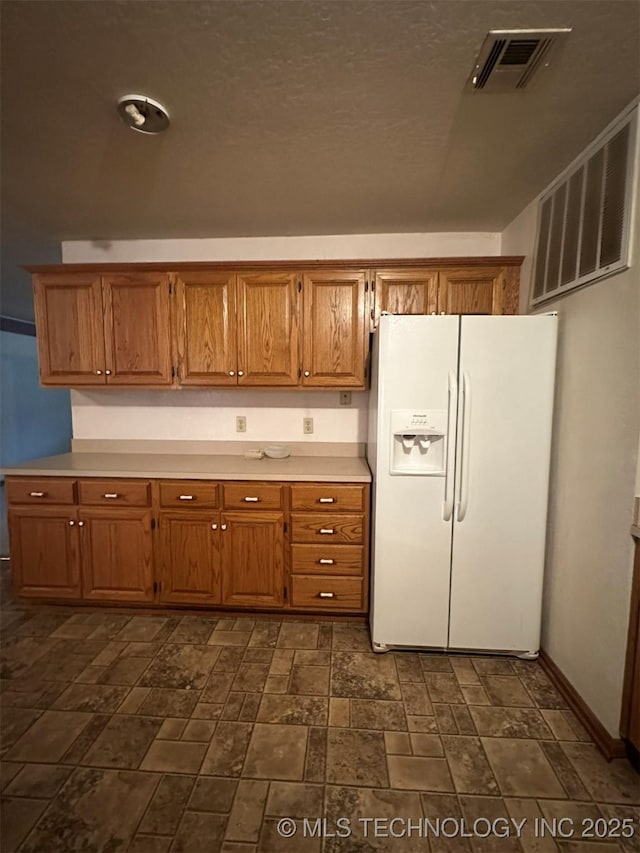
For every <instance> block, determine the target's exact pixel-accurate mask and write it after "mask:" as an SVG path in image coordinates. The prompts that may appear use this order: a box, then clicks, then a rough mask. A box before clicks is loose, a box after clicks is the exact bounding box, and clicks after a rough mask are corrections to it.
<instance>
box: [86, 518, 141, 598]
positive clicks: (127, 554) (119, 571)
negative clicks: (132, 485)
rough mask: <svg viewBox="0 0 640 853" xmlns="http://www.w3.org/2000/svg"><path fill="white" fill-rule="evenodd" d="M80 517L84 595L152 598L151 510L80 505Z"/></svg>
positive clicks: (88, 596)
mask: <svg viewBox="0 0 640 853" xmlns="http://www.w3.org/2000/svg"><path fill="white" fill-rule="evenodd" d="M78 518H79V522H78V523H79V525H81V529H80V540H81V555H82V556H81V559H82V590H83V597H84V598H87V599H91V600H98V601H139V602H151V601H153V597H154V596H153V575H154V571H153V540H152V536H151V510H150V509H133V508H131V507H125V508H122V509H118V508H114V509H105V508H100V509H98V508H96V509H83V508H81V509H80V510H79V513H78Z"/></svg>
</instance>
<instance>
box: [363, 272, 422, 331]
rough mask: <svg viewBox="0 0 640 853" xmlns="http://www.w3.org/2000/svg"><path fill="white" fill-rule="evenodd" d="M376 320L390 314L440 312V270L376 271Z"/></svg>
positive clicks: (374, 284) (374, 282)
mask: <svg viewBox="0 0 640 853" xmlns="http://www.w3.org/2000/svg"><path fill="white" fill-rule="evenodd" d="M373 289H374V293H375V315H374V316H373V317H372V319H375V321H376V323H377V321H378V317H379V316H380V314H381V313H382V312H383V311H388V312H389V313H390V314H433V313H435V312H436V311H437V310H438V270H430V269H417V270H376V273H375V277H374V279H373Z"/></svg>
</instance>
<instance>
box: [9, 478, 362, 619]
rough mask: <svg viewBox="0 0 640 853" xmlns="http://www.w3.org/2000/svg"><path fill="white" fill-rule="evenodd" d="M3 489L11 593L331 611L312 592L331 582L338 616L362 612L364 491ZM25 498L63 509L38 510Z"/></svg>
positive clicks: (110, 484) (192, 485)
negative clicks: (52, 500)
mask: <svg viewBox="0 0 640 853" xmlns="http://www.w3.org/2000/svg"><path fill="white" fill-rule="evenodd" d="M7 486H8V488H7V492H8V497H9V509H10V534H11V556H12V562H13V581H14V586H15V590H16V593H17V594H18V595H21V596H25V597H31V598H43V599H47V598H48V599H52V600H55V599H59V600H63V599H69V600H73V599H76V600H77V599H85V600H87V601H104V602H112V603H120V604H125V603H127V602H131V603H138V604H143V603H148V604H152V603H156V604H157V603H160V604H167V605H198V606H219V605H221V606H223V607H230V608H247V609H256V608H257V609H261V608H266V609H274V608H276V609H282V610H288V609H292V608H293V609H297V610H305V611H312V612H313V611H321V612H331V610H332V606H331V600H332V599H331V598H330V597H322V598H320V597H318V593H319V592H323V593H324V592H327V589H326V588H325V587H326V584H327V583H328V582H329V581H330V580H331V579H333V580H332V583H333V581H335V583H333V587H332V589H329V590H328V591H329V592H331V591H332V590H333V591H334V592H336V591H337V592H339V602H338V603H336V606H335V608H333V609H335V612H347V610H349V611H351V612H354V613H358V612H363V611H365V610H366V607H367V591H368V583H367V581H368V541H367V540H368V530H369V515H368V507H369V487H368V486H367V485H366V484H360V483H287V482H255V481H246V482H242V481H227V482H215V481H209V480H142V479H129V478H105V479H101V478H80V479H79V480H77V481H76V480H75V479H74V478H72V477H70V478H63V477H46V476H45V477H8V478H7ZM32 491H37V493H38V495H40V494H41V493H42V494H43V495H44V496H45V497H44V499H45V500H46V499H47V496H51V497H54V496H55V498H56V499H58V500H60V501H62V500H67V501H69V503H68V504H66V505H63V504H58V505H51V504H45V505H42V504H39V503H38V502H39V501H40V500H42V499H43V498H41V497H39V496H38V497H35V498H34V497H32V496H31V492H32ZM113 496H115V497H113ZM247 498H249V499H252V498H257V499H258V500H255V501H254V500H246V499H247ZM321 501H322V502H321ZM328 501H330V502H328ZM78 502H79V505H78ZM292 504H293V506H294V507H296V508H297V510H296V511H295V512H293V513H291V509H290V508H291V506H292ZM307 510H313V511H307ZM305 579H306V580H305ZM314 579H315V580H314ZM346 581H348V582H346ZM354 581H355V583H354ZM294 589H295V595H294ZM287 590H288V591H289V594H288V595H287ZM316 599H317V600H316Z"/></svg>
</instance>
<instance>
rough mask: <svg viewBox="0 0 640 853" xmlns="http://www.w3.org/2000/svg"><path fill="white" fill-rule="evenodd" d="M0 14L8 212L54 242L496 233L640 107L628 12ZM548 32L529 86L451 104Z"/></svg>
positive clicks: (6, 7)
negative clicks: (631, 106) (553, 56)
mask: <svg viewBox="0 0 640 853" xmlns="http://www.w3.org/2000/svg"><path fill="white" fill-rule="evenodd" d="M0 8H1V14H2V71H3V74H2V78H3V83H2V119H3V121H2V172H3V212H4V213H5V215H7V214H8V215H10V216H12V217H14V218H16V219H19V220H21V221H23V222H24V223H25V225H27V226H28V227H30V228H34V229H37V230H39V231H41V232H43V233H45V234H48V235H49V236H51V237H53V238H56V239H92V238H96V239H118V238H119V239H127V238H141V237H155V238H163V237H202V236H208V237H212V236H244V235H276V234H278V235H290V234H329V233H333V234H336V233H356V232H360V233H372V232H373V233H375V232H400V231H441V230H452V231H460V230H499V229H501V228H502V227H504V226H505V225H506V224H507V223H508V222H509V221H511V219H513V217H514V216H515V215H517V213H518V212H519V211H520V210H521V209H522V208H523V207H524V206H525V205H526V204H527V203H528V202H529V201H530V200H531V198H533V196H534V195H535V194H536V193H538V192H539V191H540V190H542V189H543V188H544V186H545V185H546V184H547V183H548V182H549V181H550V180H551V179H552V178H553V177H554V176H555V175H556V174H557V173H558V172H559V171H560V170H561V169H562V168H563V167H564V166H566V165H567V163H568V162H569V161H570V160H571V159H572V158H573V157H574V156H575V155H576V154H578V153H579V151H580V150H581V149H582V148H583V147H584V146H585V145H586V144H587V143H588V142H589V141H590V140H591V139H592V138H593V136H595V135H596V134H597V133H598V132H599V131H600V130H601V129H602V128H603V127H604V125H605V124H606V123H607V122H608V121H609V120H610V119H612V118H613V117H614V116H615V115H616V114H617V113H618V112H619V111H620V110H621V109H622V108H623V107H625V106H626V105H627V104H628V103H629V102H630V101H631V100H632V99H633V98H634V97H635V96H636V95H637V94H638V91H639V90H640V74H639V68H640V65H639V59H640V47H639V44H640V43H639V34H640V5H639V4H638V2H635V0H622V2H618V0H602V2H600V0H581V1H580V2H573V0H560V1H559V2H551V0H543V2H519V0H506V1H505V2H492V0H437V2H413V0H407V2H405V0H377V2H360V0H353V2H351V0H344V2H336V0H334V2H320V0H313V2H312V0H306V1H305V0H301V1H299V0H292V2H280V0H269V2H253V0H232V1H231V2H194V0H188V1H187V2H182V0H174V2H155V0H148V2H131V1H130V2H118V0H107V2H102V0H93V2H66V0H65V2H58V0H49V2H31V1H30V0H20V1H18V0H4V2H2V3H1V5H0ZM556 26H563V27H566V26H568V27H573V32H572V34H571V35H570V37H569V40H568V42H567V45H566V47H565V49H564V51H563V52H562V54H561V55H560V57H559V58H558V61H557V63H556V64H555V67H553V68H552V69H549V70H548V71H546V72H544V74H543V76H542V79H540V80H539V81H538V82H537V83H536V85H535V86H532V87H531V88H530V89H528V90H527V91H526V92H524V93H522V94H517V95H516V94H513V95H512V94H508V95H488V94H487V95H476V94H468V93H463V90H464V85H465V81H466V79H467V77H468V75H469V72H470V70H471V66H472V63H473V59H474V57H475V55H476V53H477V50H478V49H479V47H480V45H481V43H482V41H483V39H484V37H485V35H486V33H487V31H488V30H489V29H490V28H504V27H556ZM130 92H142V93H146V94H149V95H150V96H152V97H155V98H157V99H158V100H160V101H161V102H163V103H164V104H165V105H166V106H167V108H168V110H169V112H170V114H171V118H172V124H171V128H170V129H169V131H168V132H167V133H166V134H164V135H163V136H159V137H147V136H144V135H142V134H136V133H133V132H132V131H130V130H129V129H127V128H126V127H125V126H124V125H123V124H122V123H121V121H120V120H119V118H118V117H117V115H116V111H115V102H116V100H117V98H118V97H119V96H121V95H123V94H126V93H130Z"/></svg>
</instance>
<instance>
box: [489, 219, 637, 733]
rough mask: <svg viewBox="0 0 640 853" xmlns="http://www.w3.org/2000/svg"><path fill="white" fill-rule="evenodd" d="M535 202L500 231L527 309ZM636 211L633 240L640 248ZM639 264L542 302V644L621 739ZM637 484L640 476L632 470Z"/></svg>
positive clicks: (633, 464) (634, 445) (633, 488)
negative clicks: (520, 270)
mask: <svg viewBox="0 0 640 853" xmlns="http://www.w3.org/2000/svg"><path fill="white" fill-rule="evenodd" d="M535 225H536V202H534V203H532V204H531V205H529V207H527V208H526V209H525V210H524V211H523V212H522V213H521V214H520V215H519V216H518V217H517V219H515V220H514V221H513V222H512V223H511V225H509V226H508V227H507V228H506V229H505V231H504V232H503V235H502V251H503V253H504V254H525V255H527V262H526V263H525V273H524V275H523V290H524V294H522V299H521V310H525V311H526V310H527V307H528V300H529V287H530V268H531V264H530V259H531V257H532V253H533V247H534V240H535ZM639 225H640V217H638V216H637V217H636V227H635V245H636V247H639V246H640V233H638V232H639V231H640V229H639V227H638V226H639ZM639 278H640V265H639V263H638V253H637V251H636V258H635V261H634V263H633V266H632V267H631V268H630V269H629V270H626V271H625V272H622V273H619V274H618V275H615V276H612V277H611V278H608V279H604V280H601V281H599V282H597V283H595V284H592V285H588V286H587V287H584V288H583V289H581V290H577V291H574V292H573V293H571V294H568V295H566V296H565V297H563V298H561V299H557V300H555V301H554V302H550V303H548V304H546V305H545V306H544V308H543V309H542V310H544V311H557V312H558V315H559V349H558V369H557V388H556V412H555V419H554V439H553V450H552V464H551V489H550V503H549V538H548V543H547V566H546V574H545V601H544V606H543V632H542V645H543V648H544V649H545V650H546V651H547V653H548V654H549V655H550V656H551V658H552V659H553V660H554V661H555V663H556V664H557V665H558V666H559V667H560V669H561V670H562V672H563V673H564V674H565V675H566V676H567V678H568V679H569V681H570V682H571V683H572V684H573V686H574V687H575V689H576V690H577V691H578V693H579V694H580V695H581V696H582V697H583V698H584V700H585V701H586V702H587V704H588V705H589V706H590V708H591V709H592V710H593V712H594V713H595V714H596V716H597V717H598V719H599V720H600V721H601V722H602V723H603V724H604V726H605V727H606V729H607V730H608V731H609V733H610V734H611V735H612V736H614V737H617V736H618V731H619V729H618V726H619V720H620V709H621V697H622V680H623V669H624V659H625V650H626V642H627V624H628V617H629V597H630V589H631V575H632V540H631V537H630V533H629V527H630V525H631V522H632V511H633V498H634V493H635V491H636V489H637V488H638V487H637V486H636V472H637V465H638V459H637V455H638V438H639V436H640V281H639ZM638 483H639V484H640V477H639V478H638Z"/></svg>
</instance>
